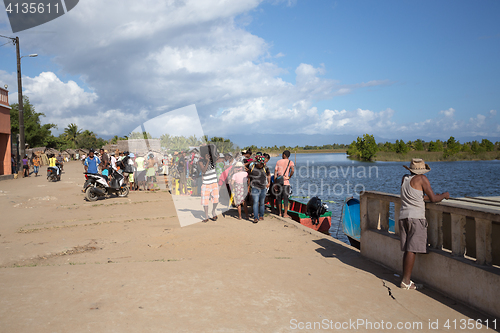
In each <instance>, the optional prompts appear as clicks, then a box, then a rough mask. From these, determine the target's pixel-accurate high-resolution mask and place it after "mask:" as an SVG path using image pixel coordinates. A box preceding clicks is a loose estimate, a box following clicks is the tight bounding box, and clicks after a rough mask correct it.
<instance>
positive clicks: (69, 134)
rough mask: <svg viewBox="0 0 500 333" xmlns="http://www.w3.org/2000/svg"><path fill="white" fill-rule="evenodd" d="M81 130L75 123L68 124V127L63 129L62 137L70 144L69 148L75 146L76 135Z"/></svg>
mask: <svg viewBox="0 0 500 333" xmlns="http://www.w3.org/2000/svg"><path fill="white" fill-rule="evenodd" d="M80 133H81V130H79V129H78V126H77V125H76V124H73V123H71V124H69V125H68V127H66V128H65V129H64V138H65V139H66V140H68V142H69V143H70V145H71V148H76V140H77V138H78V135H80Z"/></svg>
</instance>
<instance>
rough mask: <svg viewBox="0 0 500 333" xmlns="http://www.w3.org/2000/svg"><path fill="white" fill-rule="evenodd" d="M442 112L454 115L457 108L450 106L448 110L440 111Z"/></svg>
mask: <svg viewBox="0 0 500 333" xmlns="http://www.w3.org/2000/svg"><path fill="white" fill-rule="evenodd" d="M439 113H440V114H444V115H445V116H446V117H452V116H453V115H454V114H455V109H453V108H449V109H448V110H442V111H439Z"/></svg>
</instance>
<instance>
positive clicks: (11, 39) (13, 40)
mask: <svg viewBox="0 0 500 333" xmlns="http://www.w3.org/2000/svg"><path fill="white" fill-rule="evenodd" d="M0 37H3V38H8V39H10V40H13V41H15V40H16V39H15V38H12V37H8V36H4V35H0Z"/></svg>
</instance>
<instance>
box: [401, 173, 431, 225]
mask: <svg viewBox="0 0 500 333" xmlns="http://www.w3.org/2000/svg"><path fill="white" fill-rule="evenodd" d="M413 177H415V175H413V176H409V177H405V178H404V180H403V184H402V185H401V210H400V211H399V218H400V219H406V218H414V219H425V202H424V192H423V191H419V190H415V189H414V188H413V187H411V185H410V182H411V180H412V179H413Z"/></svg>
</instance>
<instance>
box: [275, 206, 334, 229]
mask: <svg viewBox="0 0 500 333" xmlns="http://www.w3.org/2000/svg"><path fill="white" fill-rule="evenodd" d="M272 200H273V202H274V207H275V209H276V199H272ZM266 206H267V207H271V205H270V202H269V197H266ZM306 212H307V203H302V202H300V201H296V200H293V199H288V215H290V217H291V218H292V220H294V221H295V222H298V223H300V224H302V225H304V226H306V227H308V228H311V229H313V230H316V231H319V232H322V233H324V234H326V235H330V227H331V226H332V212H329V211H327V212H326V213H325V214H323V215H321V216H320V218H319V221H318V224H312V222H311V217H310V216H308V215H307V214H306Z"/></svg>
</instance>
